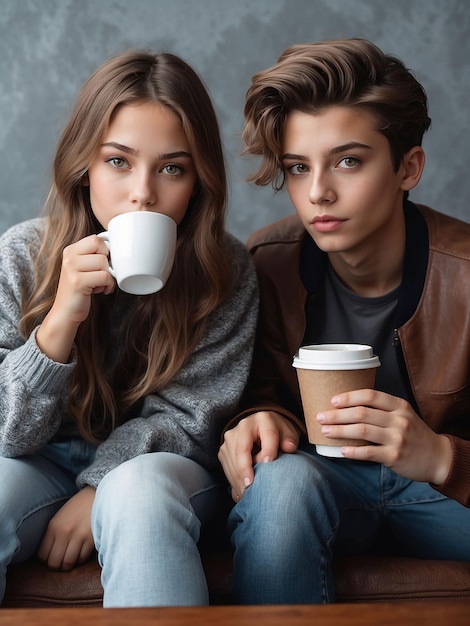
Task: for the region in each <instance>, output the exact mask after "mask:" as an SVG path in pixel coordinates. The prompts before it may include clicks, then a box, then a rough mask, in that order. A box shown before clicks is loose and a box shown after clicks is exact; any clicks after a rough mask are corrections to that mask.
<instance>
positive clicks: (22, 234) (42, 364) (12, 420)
mask: <svg viewBox="0 0 470 626" xmlns="http://www.w3.org/2000/svg"><path fill="white" fill-rule="evenodd" d="M39 226H40V220H31V221H28V222H24V223H22V224H19V225H17V226H14V227H13V228H11V229H9V230H8V231H7V232H6V233H5V234H4V235H3V236H2V237H1V238H0V454H1V455H2V456H6V457H16V456H20V455H24V454H32V453H34V452H35V451H37V450H38V449H39V448H41V447H42V446H43V445H45V444H46V443H47V442H48V441H49V440H50V439H51V437H52V436H53V435H54V434H55V433H56V432H57V430H58V428H59V425H60V421H61V418H60V411H59V410H58V406H59V403H60V402H61V401H62V400H63V394H64V388H67V385H68V382H69V380H70V375H71V372H72V370H73V367H74V362H71V363H68V364H61V363H56V362H54V361H52V360H51V359H49V358H48V357H47V356H46V355H45V354H43V353H42V352H41V350H40V349H39V347H38V345H37V343H36V340H35V335H36V331H34V332H33V333H32V334H31V336H30V337H29V338H28V339H27V340H25V339H24V338H22V337H21V335H20V333H19V331H18V323H19V320H20V310H21V298H22V293H23V292H27V291H28V290H30V289H31V288H32V281H33V267H32V264H33V260H32V258H33V256H34V254H35V250H36V249H37V246H38V245H39Z"/></svg>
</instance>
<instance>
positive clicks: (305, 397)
mask: <svg viewBox="0 0 470 626" xmlns="http://www.w3.org/2000/svg"><path fill="white" fill-rule="evenodd" d="M379 365H380V360H379V358H378V357H377V356H375V355H374V354H373V350H372V348H371V346H365V345H360V344H316V345H311V346H303V347H302V348H300V349H299V352H298V353H297V355H296V356H295V357H294V361H293V366H294V367H295V368H296V369H297V378H298V381H299V388H300V396H301V399H302V406H303V410H304V417H305V424H306V426H307V434H308V440H309V442H310V443H313V444H315V446H316V449H317V452H318V453H319V454H322V455H324V456H334V457H342V455H341V446H344V445H353V446H359V445H366V444H367V443H368V442H367V441H363V440H357V439H332V438H331V437H330V438H328V437H325V436H324V435H323V434H322V432H321V424H320V423H319V422H317V419H316V416H317V414H318V413H320V411H329V410H331V409H333V406H332V404H331V398H332V397H333V396H335V395H336V394H339V393H343V392H345V391H354V390H356V389H373V388H374V384H375V373H376V368H377V367H378V366H379Z"/></svg>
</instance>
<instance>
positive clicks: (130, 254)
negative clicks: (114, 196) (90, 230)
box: [98, 211, 177, 295]
mask: <svg viewBox="0 0 470 626" xmlns="http://www.w3.org/2000/svg"><path fill="white" fill-rule="evenodd" d="M176 231H177V227H176V222H175V221H174V220H172V219H171V217H168V216H167V215H163V214H162V213H153V212H151V211H132V212H130V213H122V214H121V215H117V216H116V217H113V219H112V220H110V222H109V224H108V230H107V231H105V232H102V233H99V234H98V237H101V239H103V240H104V241H105V242H106V243H107V245H108V248H109V251H110V259H109V272H110V274H111V275H112V276H113V277H114V278H115V279H116V281H117V284H118V285H119V288H120V289H122V290H123V291H126V292H127V293H131V294H134V295H145V294H149V293H155V292H156V291H159V290H160V289H161V288H162V287H163V286H164V285H165V283H166V281H167V280H168V277H169V275H170V272H171V269H172V267H173V261H174V258H175V250H176Z"/></svg>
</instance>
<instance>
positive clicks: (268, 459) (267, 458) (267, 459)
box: [263, 456, 271, 463]
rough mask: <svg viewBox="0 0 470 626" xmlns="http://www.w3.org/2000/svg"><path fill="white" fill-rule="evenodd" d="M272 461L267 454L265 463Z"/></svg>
mask: <svg viewBox="0 0 470 626" xmlns="http://www.w3.org/2000/svg"><path fill="white" fill-rule="evenodd" d="M270 461H271V459H270V458H269V456H265V457H264V459H263V463H269V462H270Z"/></svg>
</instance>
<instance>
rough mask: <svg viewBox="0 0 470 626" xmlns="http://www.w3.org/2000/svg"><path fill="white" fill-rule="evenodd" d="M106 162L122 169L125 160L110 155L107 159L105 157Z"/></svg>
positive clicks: (125, 163)
mask: <svg viewBox="0 0 470 626" xmlns="http://www.w3.org/2000/svg"><path fill="white" fill-rule="evenodd" d="M106 162H107V163H109V164H110V165H112V167H115V168H116V169H118V170H120V169H122V168H123V167H125V166H126V165H127V162H126V160H125V159H123V158H122V157H111V158H109V159H106Z"/></svg>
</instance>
